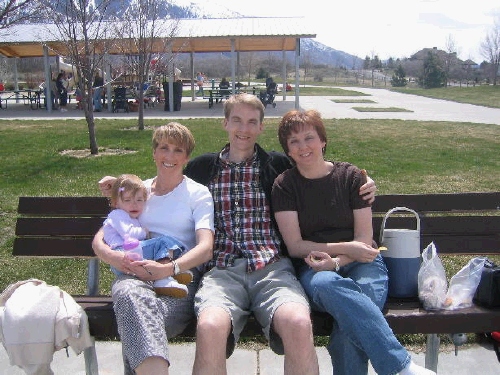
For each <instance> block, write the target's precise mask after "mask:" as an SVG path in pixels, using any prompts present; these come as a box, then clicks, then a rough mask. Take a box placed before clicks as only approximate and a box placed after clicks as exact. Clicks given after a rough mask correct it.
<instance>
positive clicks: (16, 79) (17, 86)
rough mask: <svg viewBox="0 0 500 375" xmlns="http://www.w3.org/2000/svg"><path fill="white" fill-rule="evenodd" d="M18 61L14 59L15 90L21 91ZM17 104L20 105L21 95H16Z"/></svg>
mask: <svg viewBox="0 0 500 375" xmlns="http://www.w3.org/2000/svg"><path fill="white" fill-rule="evenodd" d="M17 59H18V57H14V90H16V91H19V75H18V73H17ZM16 103H19V94H16Z"/></svg>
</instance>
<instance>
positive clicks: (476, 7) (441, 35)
mask: <svg viewBox="0 0 500 375" xmlns="http://www.w3.org/2000/svg"><path fill="white" fill-rule="evenodd" d="M176 3H183V5H189V4H191V3H194V4H198V5H199V6H200V7H202V8H206V7H207V4H209V5H208V6H209V7H210V6H215V5H219V6H222V7H226V8H228V9H230V10H233V11H236V12H239V13H241V14H242V15H245V16H263V17H279V16H284V17H288V16H302V17H305V18H306V20H307V21H308V22H310V23H311V25H312V30H314V31H315V32H316V34H317V38H316V40H317V41H319V42H321V43H323V44H326V45H327V46H329V47H332V48H335V49H337V50H341V51H344V52H347V53H350V54H353V55H357V56H359V57H361V58H364V57H365V56H366V55H369V56H370V55H371V54H372V53H375V54H377V55H378V56H379V57H380V58H382V59H386V58H389V57H396V58H397V57H409V56H410V55H411V54H413V53H415V52H417V51H418V50H420V49H422V48H426V47H437V48H440V49H444V48H445V45H446V40H447V39H448V37H449V36H450V35H451V36H452V38H453V39H454V40H455V43H456V46H457V47H458V49H459V51H458V52H459V56H460V57H461V58H463V59H466V58H469V57H471V58H473V59H474V60H478V62H481V61H482V57H481V56H480V54H479V46H480V43H481V41H482V40H483V39H484V36H485V35H486V31H487V30H488V28H489V27H491V26H492V25H493V20H494V17H495V15H500V7H496V8H495V6H494V4H493V1H492V0H474V2H473V3H470V2H458V1H456V0H405V1H401V0H378V1H373V0H358V1H355V2H354V1H353V2H343V3H342V4H339V3H330V4H329V5H328V7H327V6H325V5H324V4H325V2H324V0H307V1H302V2H298V1H288V0H271V1H269V0H252V1H234V0H212V1H211V2H209V3H206V2H204V1H201V0H176Z"/></svg>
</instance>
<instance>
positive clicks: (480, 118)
mask: <svg viewBox="0 0 500 375" xmlns="http://www.w3.org/2000/svg"><path fill="white" fill-rule="evenodd" d="M343 89H346V90H352V91H357V92H362V93H364V94H366V95H368V96H300V99H299V104H300V108H301V109H316V110H318V111H319V112H320V113H321V115H322V117H323V118H325V119H333V118H337V119H340V118H342V119H343V118H350V119H402V120H418V121H454V122H471V123H483V124H497V125H500V108H487V107H481V106H477V105H472V104H461V103H456V102H452V101H447V100H439V99H431V98H425V97H422V96H416V95H409V94H402V93H398V92H392V91H389V90H385V89H371V88H360V87H343ZM464 90H465V89H464ZM335 99H342V100H346V99H352V100H353V102H351V103H336V102H335V101H334V100H335ZM360 99H369V100H371V101H372V102H373V103H355V102H354V101H355V100H360ZM275 103H276V108H273V107H272V106H270V105H268V106H267V107H266V109H265V117H266V118H276V117H278V118H279V117H282V116H283V115H284V114H285V113H286V112H287V111H289V110H291V109H294V108H295V97H294V96H293V95H289V96H287V98H286V101H283V97H282V95H277V96H276V99H275ZM359 106H361V107H374V108H388V107H396V108H403V109H405V110H408V111H409V112H358V111H356V110H355V109H353V107H359ZM74 107H75V103H74V102H73V103H70V104H69V105H68V107H67V108H68V111H67V112H63V113H61V112H59V111H53V112H52V113H48V112H47V111H46V110H45V109H35V110H32V109H30V107H29V106H28V105H23V104H22V103H20V104H11V103H9V105H8V107H7V108H6V109H1V110H0V119H1V120H9V119H24V120H36V119H52V118H53V119H69V120H76V119H79V120H82V121H83V120H84V114H83V111H82V110H77V109H75V108H74ZM94 117H95V118H96V119H99V118H113V119H122V118H137V112H129V113H124V112H123V111H120V112H119V113H109V112H96V113H94ZM222 117H223V105H222V104H221V103H214V106H213V107H212V108H208V101H207V100H203V99H199V98H198V99H197V100H195V101H191V98H186V97H185V98H183V99H182V107H181V110H180V111H178V112H166V111H164V103H158V104H157V105H156V106H155V107H152V108H146V109H145V110H144V118H145V119H152V118H162V119H188V118H222Z"/></svg>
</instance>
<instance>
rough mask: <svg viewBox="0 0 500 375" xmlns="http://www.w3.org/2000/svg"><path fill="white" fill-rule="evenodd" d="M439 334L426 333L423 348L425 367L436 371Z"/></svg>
mask: <svg viewBox="0 0 500 375" xmlns="http://www.w3.org/2000/svg"><path fill="white" fill-rule="evenodd" d="M439 342H440V339H439V336H438V334H437V333H431V334H428V335H427V346H426V348H425V368H427V369H429V370H432V371H434V372H436V373H437V367H438V356H439Z"/></svg>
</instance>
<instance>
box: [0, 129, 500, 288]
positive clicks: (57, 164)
mask: <svg viewBox="0 0 500 375" xmlns="http://www.w3.org/2000/svg"><path fill="white" fill-rule="evenodd" d="M163 122H164V121H163V120H146V126H147V129H146V130H144V131H141V132H140V131H138V130H136V128H135V127H134V123H135V120H98V121H97V124H96V131H97V139H98V144H99V146H100V147H103V148H119V149H126V150H134V151H136V153H134V154H124V155H116V156H92V157H86V158H73V157H69V156H64V155H62V154H61V152H62V151H64V150H69V149H86V148H87V147H88V136H87V127H86V124H85V122H84V121H55V120H43V121H19V120H17V121H0V135H1V136H0V150H1V151H0V153H1V158H0V167H1V168H0V171H1V172H0V173H1V178H0V227H1V232H0V233H1V234H0V262H2V266H3V267H2V272H1V273H0V288H1V289H3V288H4V287H5V286H7V285H8V284H10V283H12V282H14V281H16V280H21V279H25V278H29V277H38V278H42V279H44V280H46V281H47V282H49V283H54V284H57V285H60V286H61V287H62V288H63V289H66V290H67V291H69V292H70V293H83V292H84V291H85V276H84V274H85V268H84V264H85V262H84V261H80V260H75V261H66V260H64V261H57V262H55V261H53V260H48V261H44V262H39V261H35V260H31V259H29V260H26V259H24V260H23V259H14V258H13V257H12V256H11V255H10V253H11V250H12V246H11V245H12V240H13V235H14V224H15V218H16V207H17V200H18V197H19V196H22V195H34V196H37V195H41V196H52V195H55V196H73V195H98V194H99V190H98V187H97V181H98V180H99V178H100V177H102V176H104V175H117V174H119V173H125V172H131V173H135V174H137V175H139V176H140V177H141V178H147V177H152V176H153V175H154V174H155V168H154V165H153V162H152V151H151V146H150V143H151V142H150V139H151V134H152V130H151V127H153V126H157V125H160V124H162V123H163ZM182 123H184V124H185V125H187V126H188V127H189V128H190V129H191V130H192V132H193V134H194V136H195V139H196V141H197V144H196V149H195V152H194V156H196V155H198V154H201V153H204V152H208V151H215V150H218V149H220V148H221V147H222V146H223V145H224V143H225V142H226V134H225V132H224V131H223V129H222V126H221V124H220V120H219V119H191V120H183V121H182ZM277 124H278V120H277V119H271V120H267V121H266V126H265V131H264V133H263V134H262V136H261V139H260V143H261V145H262V146H263V147H264V148H266V149H268V150H272V149H274V150H281V148H280V146H279V143H278V140H277V136H276V128H277ZM326 126H327V129H328V135H329V144H328V146H327V152H326V157H327V158H329V159H336V160H347V161H350V162H352V163H354V164H356V165H358V166H360V167H363V168H365V169H367V170H368V173H369V174H370V176H372V177H373V178H374V179H375V181H376V182H377V186H378V189H379V193H380V194H386V193H396V194H397V193H425V192H438V193H440V192H464V191H493V190H496V189H498V182H499V174H498V171H499V170H500V158H498V150H499V149H500V127H498V126H496V125H482V124H464V123H448V122H418V121H402V120H326ZM49 264H50V265H51V266H50V267H49V269H48V271H45V270H44V269H45V268H44V267H45V266H46V265H47V266H48V265H49ZM52 264H56V265H54V266H52ZM75 264H82V266H81V267H80V266H78V268H77V270H75V272H77V274H78V275H79V277H71V278H69V277H67V275H68V274H69V273H70V272H71V273H72V272H73V270H74V267H76V266H75ZM108 282H109V278H108V279H105V282H104V283H103V285H104V286H105V290H104V291H105V292H106V291H108V289H107V288H108Z"/></svg>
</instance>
